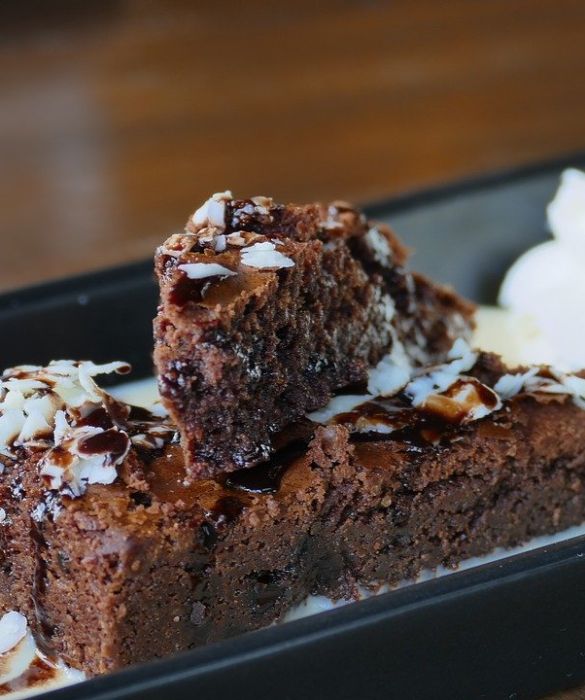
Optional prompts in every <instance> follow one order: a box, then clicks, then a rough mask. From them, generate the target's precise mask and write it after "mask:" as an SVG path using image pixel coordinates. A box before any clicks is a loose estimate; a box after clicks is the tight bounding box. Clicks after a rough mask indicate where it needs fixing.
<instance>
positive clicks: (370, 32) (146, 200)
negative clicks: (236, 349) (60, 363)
mask: <svg viewBox="0 0 585 700" xmlns="http://www.w3.org/2000/svg"><path fill="white" fill-rule="evenodd" d="M584 30H585V3H584V2H583V0H549V1H547V2H542V1H538V0H490V2H470V1H469V0H453V1H451V2H435V1H432V0H428V1H426V2H425V1H419V2H409V1H407V0H404V1H402V2H401V1H399V0H394V1H393V2H355V1H354V2H342V1H337V2H334V1H332V0H330V1H323V2H319V3H315V2H305V1H303V0H300V1H299V0H297V1H296V2H290V3H270V2H256V1H255V0H249V1H248V2H246V3H239V2H214V3H199V2H187V1H184V2H181V1H179V0H165V1H163V0H150V1H148V0H118V1H115V0H101V1H100V2H97V1H87V2H44V1H43V0H37V2H33V1H31V0H28V1H27V2H21V3H16V2H9V3H0V65H1V70H0V140H1V141H0V202H1V208H0V236H1V240H2V249H1V253H0V288H9V287H13V286H15V285H22V284H27V283H30V282H34V281H38V280H41V279H45V278H49V277H54V276H61V275H66V274H69V273H73V272H77V271H82V270H87V269H91V268H96V267H100V266H103V265H109V264H112V263H118V262H121V261H126V260H133V259H137V258H141V257H144V256H147V255H149V254H150V253H151V252H152V249H153V246H154V245H155V244H156V243H157V241H160V240H161V239H162V238H163V237H165V236H166V235H167V234H169V233H170V232H172V231H173V230H176V229H178V228H180V227H181V226H182V225H183V223H184V221H185V219H186V217H187V214H188V213H189V212H190V211H191V210H193V209H194V208H195V206H196V205H197V204H198V202H199V201H200V200H201V199H202V198H204V197H205V196H206V195H208V193H211V192H213V191H215V190H218V189H226V188H231V189H232V190H234V192H236V193H239V194H242V195H250V194H256V193H262V194H263V193H266V194H268V193H269V194H273V195H275V196H276V197H279V198H283V199H286V200H297V201H298V200H312V199H315V198H327V197H332V198H346V199H351V200H358V201H364V200H367V199H369V198H376V197H380V196H383V195H387V194H391V193H395V192H398V191H404V190H408V189H411V188H416V187H420V186H424V185H427V184H429V183H435V182H438V181H444V180H448V179H451V178H456V177H460V176H464V175H467V174H469V173H477V172H479V171H483V170H488V169H491V168H499V167H502V166H506V165H509V164H516V163H525V162H531V161H535V160H538V159H540V158H544V157H547V156H551V155H555V154H559V153H563V152H567V151H571V150H572V149H576V148H579V147H584V146H585V90H584V89H583V87H584V78H583V74H584V70H585V31H584Z"/></svg>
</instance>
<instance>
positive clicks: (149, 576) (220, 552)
mask: <svg viewBox="0 0 585 700" xmlns="http://www.w3.org/2000/svg"><path fill="white" fill-rule="evenodd" d="M116 367H117V368H118V369H122V368H123V366H122V365H112V366H110V369H112V368H116ZM98 371H101V369H100V368H96V367H95V366H92V365H89V366H88V365H87V363H65V365H63V363H60V364H58V365H57V366H56V367H55V366H53V367H52V368H51V367H49V368H39V369H36V370H32V369H30V368H27V369H26V370H19V371H16V372H14V371H13V372H11V373H10V374H9V376H8V377H7V376H5V377H4V379H3V380H2V381H1V382H0V431H2V433H1V434H2V436H3V437H2V442H0V448H1V449H2V453H3V457H2V460H3V466H4V469H3V471H2V474H0V490H1V494H0V497H1V498H2V504H3V509H4V512H3V515H2V527H0V533H1V534H2V540H1V547H2V552H1V554H2V559H1V566H0V612H4V611H6V610H11V609H17V610H19V611H20V612H22V613H23V614H25V615H26V616H27V618H28V620H29V623H30V624H31V626H32V628H33V629H34V631H35V634H36V636H37V639H38V640H39V643H40V644H41V647H42V648H43V649H44V650H45V651H46V652H47V653H49V654H51V655H53V656H57V657H61V658H63V659H64V660H65V661H66V662H68V663H69V664H71V665H73V666H74V667H77V668H82V669H84V670H85V671H87V672H88V673H89V674H98V673H103V672H105V671H109V670H113V669H116V668H120V667H123V666H126V665H128V664H131V663H135V662H138V661H146V660H148V659H152V658H158V657H161V656H165V655H167V654H169V653H172V652H174V651H178V650H183V649H188V648H191V647H194V646H197V645H201V644H205V643H208V642H210V641H213V640H218V639H223V638H226V637H229V636H233V635H235V634H238V633H241V632H245V631H247V630H253V629H257V628H260V627H264V626H266V625H269V624H271V623H273V622H275V621H278V620H280V619H282V617H283V616H284V615H285V614H286V612H287V611H288V610H290V609H291V608H292V607H293V606H294V605H296V604H297V603H299V602H300V601H302V600H303V599H304V598H305V597H306V596H307V595H309V594H312V593H316V594H323V595H327V596H329V597H331V598H334V599H338V598H347V599H351V598H357V597H358V596H359V594H360V590H361V589H363V588H364V587H365V588H370V589H372V590H375V589H378V588H380V587H381V586H384V585H392V584H394V583H397V582H399V581H401V580H403V579H405V578H414V577H415V576H416V575H417V574H418V573H419V572H420V571H421V570H422V569H428V568H433V567H435V566H438V565H441V564H442V565H446V566H455V565H456V564H457V563H458V562H460V561H461V560H463V559H465V558H468V557H470V556H475V555H480V554H485V553H488V552H490V551H491V550H492V549H493V548H494V547H498V546H502V547H508V546H511V545H517V544H520V543H522V542H524V541H526V540H528V539H529V538H531V537H533V536H535V535H540V534H545V533H552V532H555V531H558V530H562V529H563V528H566V527H567V526H569V525H573V524H577V523H580V522H582V521H583V519H584V515H585V411H584V410H583V406H585V403H584V400H585V379H583V378H582V377H579V376H576V375H562V374H558V373H556V372H553V371H551V370H547V369H546V368H531V369H518V370H514V371H513V372H512V373H510V372H509V371H508V370H507V369H506V368H505V367H504V366H502V364H501V363H500V361H499V360H498V358H496V357H494V356H492V355H485V354H482V355H479V356H478V355H477V354H476V353H473V352H471V351H470V350H469V348H467V347H466V346H465V344H464V343H461V342H459V343H457V344H456V346H455V347H454V348H453V349H452V351H451V352H450V354H449V358H448V361H447V362H445V363H444V364H443V365H440V366H435V367H432V368H428V369H424V370H414V371H413V373H412V375H411V376H410V377H409V381H408V382H407V383H406V384H405V385H404V387H403V388H402V389H401V390H400V391H398V392H397V393H395V394H394V395H393V396H391V397H377V396H373V395H365V396H359V395H342V396H339V397H337V398H336V399H334V401H333V402H332V404H330V405H329V407H328V411H326V410H324V411H322V420H323V421H325V424H320V423H318V422H311V421H308V420H302V421H300V422H298V423H296V424H294V425H293V426H291V427H289V428H288V429H287V430H286V431H285V432H284V433H282V434H281V435H279V436H278V439H277V441H276V442H277V444H276V451H275V454H274V456H273V458H272V459H271V460H270V461H269V462H268V463H266V464H262V465H257V466H255V467H252V468H250V469H246V470H241V471H239V472H236V473H231V474H227V475H223V476H222V477H220V478H218V479H210V480H196V481H193V480H187V479H186V476H187V470H186V467H185V460H184V456H183V453H182V450H181V448H180V446H179V444H178V442H177V439H176V437H175V434H174V428H173V426H172V425H171V424H170V423H169V422H168V419H166V418H165V417H164V416H156V415H153V414H150V413H148V412H145V411H143V410H136V409H133V408H131V407H128V406H126V405H124V404H122V403H120V402H118V401H115V400H113V399H112V398H111V397H110V396H109V395H108V394H107V393H106V392H104V391H102V390H101V389H98V388H97V386H96V385H95V383H94V382H93V380H92V379H91V375H93V374H96V373H97V372H98ZM58 372H62V373H67V374H66V379H67V381H68V382H69V385H68V386H67V387H63V381H62V377H61V376H56V375H58ZM11 378H13V379H15V380H17V382H20V383H17V382H11ZM19 394H20V396H19ZM45 398H46V400H45V401H43V402H42V403H41V404H39V403H38V401H39V399H45ZM12 411H16V413H12ZM18 411H21V415H20V416H19V415H18ZM39 412H44V413H43V416H44V420H45V425H44V426H43V425H42V422H41V420H40V418H39ZM7 416H8V419H6V417H7ZM31 416H32V418H31ZM27 418H31V420H30V421H29V424H28V427H26V430H25V425H24V422H25V421H26V420H27ZM9 423H10V424H11V425H12V432H11V433H9V431H8V428H7V426H8V424H9ZM19 425H20V428H18V426H19ZM16 428H18V432H16ZM88 439H90V442H89V444H88V443H87V440H88Z"/></svg>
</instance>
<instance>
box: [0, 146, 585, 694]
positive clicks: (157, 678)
mask: <svg viewBox="0 0 585 700" xmlns="http://www.w3.org/2000/svg"><path fill="white" fill-rule="evenodd" d="M567 166H576V167H585V154H578V155H574V156H572V157H567V158H564V159H562V160H559V161H556V162H554V163H548V164H546V165H541V166H537V167H531V168H526V169H523V170H517V171H514V172H508V173H504V174H498V175H492V176H488V177H483V178H479V179H476V180H467V181H465V182H462V183H458V184H455V185H449V186H447V187H441V188H437V189H433V190H428V191H425V192H417V193H414V194H412V195H406V196H403V197H399V198H394V199H390V200H388V201H384V202H380V203H377V204H374V205H371V206H370V207H367V209H368V211H369V213H370V214H371V215H372V216H373V217H375V218H377V219H379V220H384V221H388V222H390V223H391V224H392V225H393V226H394V227H395V228H396V230H397V231H398V232H399V234H400V235H401V236H402V237H403V238H404V239H405V240H406V242H407V243H409V244H410V245H412V246H413V247H415V248H416V249H417V252H416V254H415V257H414V260H413V267H416V268H417V269H420V270H422V271H424V272H427V273H428V274H430V275H432V276H434V277H435V278H437V279H439V280H441V281H444V282H449V283H451V284H453V285H454V286H455V287H456V288H457V289H458V290H459V291H460V292H462V293H463V294H465V295H467V296H469V297H471V298H473V299H475V300H476V301H479V302H486V303H490V302H493V301H494V300H495V296H496V293H497V285H498V283H499V280H500V279H501V276H502V274H503V272H504V271H505V270H506V268H507V267H508V266H509V264H510V263H511V262H512V261H513V260H514V259H515V257H517V255H518V254H519V253H521V252H522V251H523V250H525V249H526V248H528V247H529V246H531V245H533V244H535V243H537V242H539V241H540V240H544V239H545V238H546V236H547V234H546V227H545V215H544V212H545V206H546V204H547V202H548V201H549V200H550V199H551V197H552V195H553V194H554V191H555V189H556V187H557V184H558V177H559V174H560V172H561V170H562V169H563V168H564V167H567ZM155 305H156V289H155V285H154V282H153V279H152V264H151V262H150V261H147V262H144V263H137V264H134V265H129V266H125V267H120V268H117V269H113V270H107V271H104V272H99V273H95V274H91V275H85V276H82V277H77V278H73V279H67V280H63V281H59V282H53V283H49V284H44V285H40V286H37V287H33V288H28V289H25V290H22V291H17V292H12V293H9V294H4V295H3V296H0V338H1V339H2V342H1V343H0V366H1V367H8V366H11V365H14V364H23V363H44V362H47V361H49V360H51V359H55V358H69V357H72V358H76V359H77V358H90V359H93V360H95V361H107V360H112V359H124V360H128V361H130V362H132V363H133V365H134V367H135V370H136V376H137V377H140V376H146V375H148V374H149V373H150V372H151V359H150V348H151V319H152V317H153V316H154V313H155ZM144 612H145V614H146V615H147V614H148V611H147V610H145V611H144ZM583 681H585V537H579V538H575V539H573V540H570V541H566V542H562V543H560V544H556V545H554V546H551V547H545V548H541V549H537V550H534V551H532V552H529V553H526V554H521V555H517V556H514V557H510V558H508V559H506V560H503V561H499V562H496V563H491V564H486V565H484V566H481V567H477V568H475V569H472V570H468V571H463V572H460V573H455V574H452V575H450V576H446V577H443V578H440V579H436V580H432V581H427V582H425V583H419V584H416V585H412V586H408V587H405V588H402V589H400V590H396V591H393V592H390V593H386V594H384V595H381V596H378V597H376V598H372V599H369V600H367V601H363V602H360V603H354V604H351V605H348V606H346V607H344V608H340V609H337V610H333V611H330V612H327V613H323V614H321V615H317V616H315V617H311V618H307V619H304V620H298V621H296V622H291V623H288V624H286V625H282V626H278V627H272V628H270V629H266V630H261V631H259V632H254V633H250V634H246V635H242V636H241V637H238V638H236V639H232V640H229V641H226V642H222V643H219V644H214V645H211V646H209V647H206V648H203V649H197V650H194V651H191V652H187V653H184V654H180V655H177V656H175V657H172V658H169V659H167V660H164V661H160V662H156V663H152V664H147V665H144V666H139V667H135V668H131V669H128V670H126V671H123V672H120V673H116V674H112V675H110V676H105V677H102V678H97V679H94V680H91V681H88V682H86V683H84V684H83V685H81V686H73V687H70V688H65V689H62V690H58V691H55V692H54V693H51V697H54V698H55V700H58V699H60V700H73V699H75V700H98V699H99V700H106V699H107V700H114V699H116V700H120V699H122V698H124V699H125V700H138V699H139V698H140V699H141V700H150V699H152V700H154V699H155V698H167V697H173V698H174V699H176V700H183V699H187V698H197V700H207V699H208V698H209V699H210V700H224V699H225V700H234V698H237V700H259V699H260V698H274V699H275V700H292V699H297V698H298V699H299V700H301V699H302V700H307V699H309V698H319V699H320V700H327V699H329V698H331V699H335V700H346V699H347V700H366V699H368V698H376V699H378V698H385V699H386V698H389V699H393V698H396V700H409V699H410V698H416V699H417V700H418V699H420V700H424V699H426V698H429V699H431V698H432V699H433V700H439V699H441V698H447V699H449V700H456V699H457V698H462V699H464V700H470V699H475V698H478V699H479V698H502V699H504V700H508V699H509V698H518V699H519V700H523V699H524V698H537V697H541V696H542V695H544V694H546V693H548V692H551V691H554V690H558V689H562V688H565V687H569V686H571V685H575V684H577V683H579V682H583Z"/></svg>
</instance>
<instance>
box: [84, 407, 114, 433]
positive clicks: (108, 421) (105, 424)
mask: <svg viewBox="0 0 585 700" xmlns="http://www.w3.org/2000/svg"><path fill="white" fill-rule="evenodd" d="M77 425H78V426H84V427H85V426H91V427H93V428H102V429H103V430H108V429H109V428H113V427H114V424H113V422H112V418H111V416H110V414H109V413H108V411H106V409H105V408H104V407H103V406H99V407H98V408H96V409H95V410H93V411H91V413H88V414H87V416H84V417H83V418H80V419H79V420H78V421H77Z"/></svg>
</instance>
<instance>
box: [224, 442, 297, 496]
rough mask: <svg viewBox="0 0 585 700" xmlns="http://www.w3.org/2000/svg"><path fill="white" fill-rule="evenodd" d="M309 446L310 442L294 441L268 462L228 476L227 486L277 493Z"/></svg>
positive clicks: (253, 491)
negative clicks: (286, 475) (293, 465)
mask: <svg viewBox="0 0 585 700" xmlns="http://www.w3.org/2000/svg"><path fill="white" fill-rule="evenodd" d="M307 446H308V440H302V439H297V440H293V441H292V442H290V443H289V444H288V445H286V447H283V448H281V449H280V450H277V451H276V452H275V453H274V454H273V455H272V457H271V459H270V460H269V461H268V462H265V463H264V464H257V465H256V466H254V467H250V468H249V469H241V470H240V471H237V472H232V473H231V474H228V476H227V477H226V479H225V482H224V483H225V486H226V487H227V488H230V489H236V490H239V491H247V492H248V493H258V494H261V493H275V492H276V491H278V489H279V487H280V482H281V480H282V477H283V476H284V474H285V472H286V471H287V469H288V468H289V467H290V466H291V464H292V463H293V462H295V461H296V460H297V459H299V457H302V456H303V455H304V454H305V453H306V451H307Z"/></svg>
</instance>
